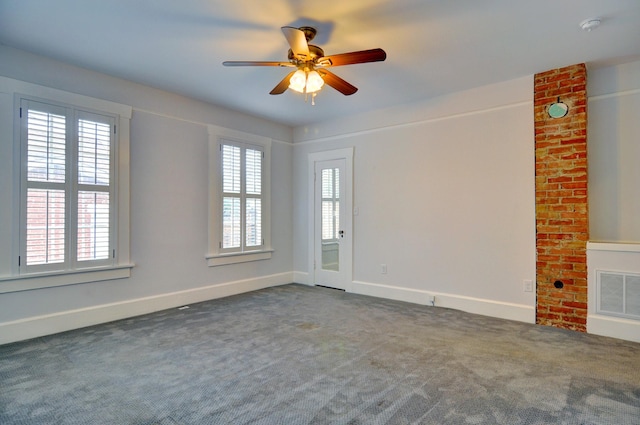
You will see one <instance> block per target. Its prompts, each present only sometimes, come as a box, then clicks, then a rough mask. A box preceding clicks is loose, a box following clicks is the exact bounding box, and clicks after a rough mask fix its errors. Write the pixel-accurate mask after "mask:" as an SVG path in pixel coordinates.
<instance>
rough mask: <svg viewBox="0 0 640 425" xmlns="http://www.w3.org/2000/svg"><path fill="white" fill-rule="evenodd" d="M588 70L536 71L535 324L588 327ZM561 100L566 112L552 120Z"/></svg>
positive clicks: (582, 66)
mask: <svg viewBox="0 0 640 425" xmlns="http://www.w3.org/2000/svg"><path fill="white" fill-rule="evenodd" d="M586 80H587V72H586V67H585V65H584V64H578V65H573V66H569V67H566V68H560V69H554V70H551V71H547V72H543V73H540V74H536V75H535V80H534V113H535V143H536V144H535V146H536V251H537V255H538V256H537V262H536V278H537V306H536V323H539V324H542V325H550V326H555V327H559V328H566V329H573V330H577V331H582V332H585V331H586V323H587V253H586V243H587V240H588V236H589V222H588V209H587V91H586V82H587V81H586ZM558 98H559V99H560V102H562V103H565V104H566V105H567V106H568V107H569V111H568V113H567V115H566V116H564V117H562V118H551V117H550V116H549V114H548V109H549V106H550V105H551V104H553V103H555V102H557V101H558Z"/></svg>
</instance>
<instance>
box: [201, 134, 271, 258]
mask: <svg viewBox="0 0 640 425" xmlns="http://www.w3.org/2000/svg"><path fill="white" fill-rule="evenodd" d="M208 130H209V154H210V157H209V167H210V170H209V173H210V174H209V179H210V180H209V181H210V191H209V216H210V222H209V252H208V253H207V255H206V259H207V264H208V265H209V266H221V265H225V264H234V263H243V262H248V261H256V260H266V259H269V258H271V253H272V252H273V249H272V248H271V229H270V209H271V199H270V195H271V192H270V169H271V168H270V167H271V164H270V161H271V139H269V138H266V137H261V136H257V135H254V134H248V133H244V132H240V131H236V130H230V129H226V128H222V127H216V126H212V125H210V126H208Z"/></svg>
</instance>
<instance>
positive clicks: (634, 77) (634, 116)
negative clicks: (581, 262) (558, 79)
mask: <svg viewBox="0 0 640 425" xmlns="http://www.w3.org/2000/svg"><path fill="white" fill-rule="evenodd" d="M587 93H588V95H589V106H588V108H589V121H588V125H589V129H588V139H587V149H588V152H589V221H590V223H589V224H590V225H589V227H590V233H591V235H590V239H591V240H592V241H608V242H636V243H640V219H639V217H640V119H639V118H640V61H637V62H632V63H627V64H623V65H617V66H611V67H605V68H600V69H595V70H589V73H588V87H587Z"/></svg>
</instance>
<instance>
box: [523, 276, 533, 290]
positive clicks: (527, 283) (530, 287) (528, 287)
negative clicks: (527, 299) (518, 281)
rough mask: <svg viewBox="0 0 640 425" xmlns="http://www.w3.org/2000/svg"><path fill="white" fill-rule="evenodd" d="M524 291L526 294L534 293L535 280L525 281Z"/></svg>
mask: <svg viewBox="0 0 640 425" xmlns="http://www.w3.org/2000/svg"><path fill="white" fill-rule="evenodd" d="M522 290H523V291H524V292H533V280H530V279H525V280H523V281H522Z"/></svg>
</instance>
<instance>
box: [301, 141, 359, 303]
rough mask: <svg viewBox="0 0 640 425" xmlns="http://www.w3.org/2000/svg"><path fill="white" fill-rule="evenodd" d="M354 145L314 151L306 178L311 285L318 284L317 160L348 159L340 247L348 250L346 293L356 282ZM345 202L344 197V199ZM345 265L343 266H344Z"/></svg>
mask: <svg viewBox="0 0 640 425" xmlns="http://www.w3.org/2000/svg"><path fill="white" fill-rule="evenodd" d="M353 151H354V148H353V147H349V148H344V149H335V150H330V151H323V152H312V153H310V154H309V162H308V177H307V188H308V189H307V195H308V196H307V200H308V204H307V208H308V210H307V211H308V222H307V229H308V239H307V240H308V248H307V255H308V263H307V264H308V270H309V275H308V276H309V279H308V283H309V284H310V285H312V286H315V284H316V270H315V267H314V264H315V263H314V262H315V250H316V247H317V244H316V240H315V220H316V208H315V206H316V205H315V189H316V185H315V170H316V163H317V162H322V161H331V160H334V159H344V160H345V176H344V180H342V179H341V180H342V181H343V182H344V185H345V200H344V202H345V220H344V223H343V224H344V225H343V226H341V227H342V230H344V232H345V237H344V238H343V239H342V242H341V246H340V249H341V250H343V249H344V251H345V263H346V264H344V268H342V271H343V276H344V279H345V282H344V284H345V285H344V286H345V288H346V289H345V292H351V284H352V282H353ZM341 202H342V200H341ZM341 267H342V266H341Z"/></svg>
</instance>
